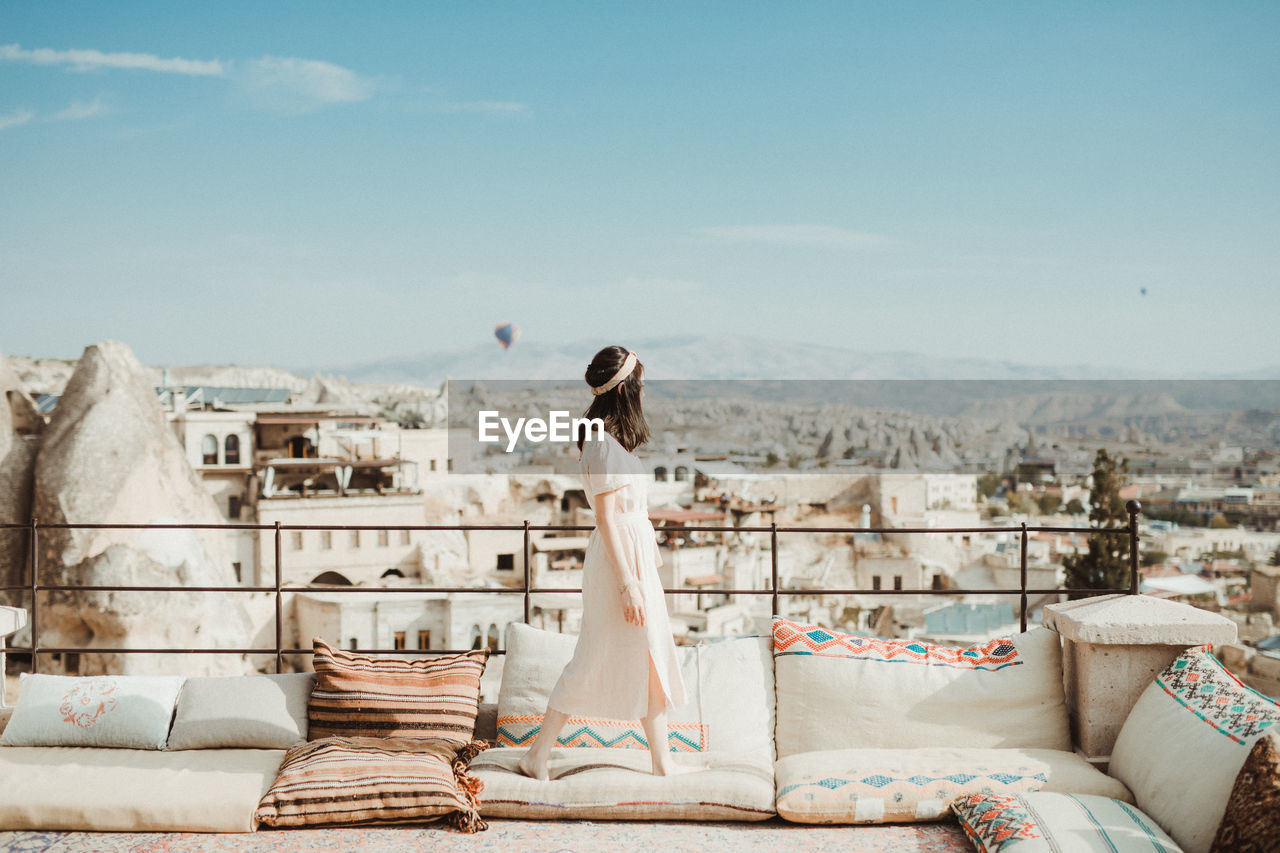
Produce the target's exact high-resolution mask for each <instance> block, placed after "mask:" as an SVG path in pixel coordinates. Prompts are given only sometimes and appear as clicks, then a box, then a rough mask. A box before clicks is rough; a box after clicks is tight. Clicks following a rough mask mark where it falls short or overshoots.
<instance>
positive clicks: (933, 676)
mask: <svg viewBox="0 0 1280 853" xmlns="http://www.w3.org/2000/svg"><path fill="white" fill-rule="evenodd" d="M773 649H774V652H773V653H774V658H775V660H774V669H775V672H776V673H777V697H778V725H777V746H778V756H779V757H784V756H788V755H796V754H798V753H802V752H814V751H817V750H821V749H877V748H879V749H915V748H920V747H950V746H956V745H963V746H967V747H982V748H987V749H998V748H1012V749H1061V750H1070V749H1071V738H1070V734H1069V731H1068V728H1067V707H1066V698H1065V696H1064V694H1063V689H1062V652H1061V649H1060V647H1059V644H1058V635H1057V634H1055V633H1053V632H1052V631H1049V630H1047V629H1045V628H1034V629H1032V630H1030V631H1028V632H1027V633H1025V634H1018V635H1015V636H1014V637H1011V638H1002V639H997V640H991V641H989V642H986V643H983V644H981V645H976V646H971V647H968V648H958V647H951V646H938V645H932V644H929V643H923V642H920V641H917V640H880V639H876V638H874V637H861V636H858V635H856V634H844V633H841V632H839V631H832V630H830V629H827V628H822V627H820V626H817V625H806V624H801V623H797V622H791V621H788V620H786V619H778V618H775V619H774V623H773Z"/></svg>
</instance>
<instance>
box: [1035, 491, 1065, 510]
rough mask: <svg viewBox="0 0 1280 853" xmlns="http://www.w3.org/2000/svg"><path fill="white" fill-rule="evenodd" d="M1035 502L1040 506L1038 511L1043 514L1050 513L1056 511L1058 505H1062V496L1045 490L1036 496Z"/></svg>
mask: <svg viewBox="0 0 1280 853" xmlns="http://www.w3.org/2000/svg"><path fill="white" fill-rule="evenodd" d="M1036 503H1037V504H1038V505H1039V506H1040V512H1041V513H1042V514H1044V515H1052V514H1053V513H1055V512H1057V511H1058V507H1060V506H1061V505H1062V497H1061V496H1060V495H1056V494H1054V493H1053V492H1045V493H1044V494H1043V495H1041V496H1040V497H1038V498H1036Z"/></svg>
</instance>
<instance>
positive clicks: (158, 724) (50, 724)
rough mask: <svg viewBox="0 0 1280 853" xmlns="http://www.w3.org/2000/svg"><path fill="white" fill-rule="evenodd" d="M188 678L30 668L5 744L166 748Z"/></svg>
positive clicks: (1, 740) (10, 721)
mask: <svg viewBox="0 0 1280 853" xmlns="http://www.w3.org/2000/svg"><path fill="white" fill-rule="evenodd" d="M182 681H183V679H182V678H181V677H178V676H142V675H94V676H88V677H83V678H77V677H73V676H66V675H29V674H26V673H24V674H23V675H22V676H21V679H20V682H19V683H20V685H21V686H20V688H19V693H18V704H17V706H16V707H15V708H14V710H13V716H12V717H11V718H10V719H9V725H7V726H6V727H5V730H4V735H3V736H2V737H0V744H3V745H4V746H106V747H121V748H125V749H164V744H165V740H166V738H168V736H169V721H170V720H171V719H172V718H173V706H174V703H175V702H176V701H177V699H178V691H179V690H180V689H181V688H182Z"/></svg>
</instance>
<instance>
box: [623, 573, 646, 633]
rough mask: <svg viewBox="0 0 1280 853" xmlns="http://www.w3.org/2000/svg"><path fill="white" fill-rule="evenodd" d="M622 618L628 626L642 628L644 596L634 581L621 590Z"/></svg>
mask: <svg viewBox="0 0 1280 853" xmlns="http://www.w3.org/2000/svg"><path fill="white" fill-rule="evenodd" d="M622 617H623V618H624V619H626V620H627V623H628V624H630V625H635V626H637V627H640V628H643V627H644V595H643V594H642V593H641V592H640V584H638V583H636V582H635V581H632V582H630V583H628V584H627V585H626V586H624V587H623V588H622Z"/></svg>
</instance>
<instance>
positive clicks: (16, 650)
mask: <svg viewBox="0 0 1280 853" xmlns="http://www.w3.org/2000/svg"><path fill="white" fill-rule="evenodd" d="M354 651H358V652H360V653H361V654H379V655H460V654H463V653H464V652H469V651H471V652H473V651H476V649H356V650H354ZM275 653H276V650H275V649H274V648H270V649H105V648H98V647H94V646H58V647H56V648H49V647H46V646H41V647H40V654H42V655H94V654H97V655H125V654H128V655H274V654H275ZM280 653H281V654H286V655H310V654H314V653H315V650H314V649H281V650H280ZM5 654H7V655H10V656H13V655H14V654H17V655H18V656H19V657H21V656H24V655H25V656H27V657H30V655H31V647H30V646H25V647H22V646H7V647H6V648H5ZM489 654H491V655H494V654H506V650H505V649H498V650H497V651H490V652H489Z"/></svg>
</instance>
